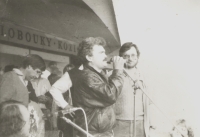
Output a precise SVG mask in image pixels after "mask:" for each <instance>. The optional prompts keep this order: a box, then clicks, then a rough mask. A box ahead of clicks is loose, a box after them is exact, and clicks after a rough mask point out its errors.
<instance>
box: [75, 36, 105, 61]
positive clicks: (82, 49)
mask: <svg viewBox="0 0 200 137" xmlns="http://www.w3.org/2000/svg"><path fill="white" fill-rule="evenodd" d="M95 45H100V46H103V47H104V46H106V41H105V40H104V39H103V38H101V37H88V38H86V39H84V40H83V41H82V42H81V43H80V44H79V47H78V54H77V56H78V58H79V59H81V61H82V63H83V64H85V63H87V62H88V61H87V59H86V55H89V56H92V50H93V47H94V46H95Z"/></svg>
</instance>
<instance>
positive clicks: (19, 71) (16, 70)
mask: <svg viewBox="0 0 200 137" xmlns="http://www.w3.org/2000/svg"><path fill="white" fill-rule="evenodd" d="M13 71H14V72H15V73H16V74H17V75H19V76H23V75H24V74H23V73H22V71H21V70H19V69H17V68H14V69H13Z"/></svg>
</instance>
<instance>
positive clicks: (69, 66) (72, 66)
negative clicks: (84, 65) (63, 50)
mask: <svg viewBox="0 0 200 137" xmlns="http://www.w3.org/2000/svg"><path fill="white" fill-rule="evenodd" d="M74 67H75V66H74V65H73V64H68V65H66V66H65V67H64V69H63V74H64V73H65V72H68V71H70V70H71V69H73V68H74Z"/></svg>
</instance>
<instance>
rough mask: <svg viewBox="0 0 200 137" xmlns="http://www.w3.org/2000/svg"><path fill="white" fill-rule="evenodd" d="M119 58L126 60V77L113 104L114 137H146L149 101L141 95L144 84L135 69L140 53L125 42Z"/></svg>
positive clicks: (134, 46)
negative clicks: (114, 117)
mask: <svg viewBox="0 0 200 137" xmlns="http://www.w3.org/2000/svg"><path fill="white" fill-rule="evenodd" d="M119 56H121V57H123V58H124V59H125V60H126V63H125V64H124V72H125V73H126V74H128V75H127V77H125V79H124V85H123V88H122V92H121V94H120V96H119V97H118V99H117V101H116V104H115V113H116V119H117V122H116V127H115V129H114V134H115V137H122V136H123V137H133V136H134V132H136V134H135V135H136V136H137V137H148V136H149V128H150V125H149V113H148V112H149V101H148V98H147V96H146V95H145V94H144V93H143V91H144V90H145V82H144V79H143V77H142V76H141V73H140V72H139V70H138V68H137V63H138V59H139V56H140V52H139V50H138V48H137V46H136V45H135V44H133V43H131V42H127V43H125V44H123V45H122V47H121V48H120V50H119ZM142 90H143V91H142ZM134 94H135V95H134ZM134 96H135V97H134ZM134 111H135V112H134ZM134 113H135V114H134ZM134 122H135V128H134Z"/></svg>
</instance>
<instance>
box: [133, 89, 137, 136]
mask: <svg viewBox="0 0 200 137" xmlns="http://www.w3.org/2000/svg"><path fill="white" fill-rule="evenodd" d="M133 94H134V127H133V129H134V135H133V137H136V108H135V104H136V101H135V95H136V89H135V91H134V93H133Z"/></svg>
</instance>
